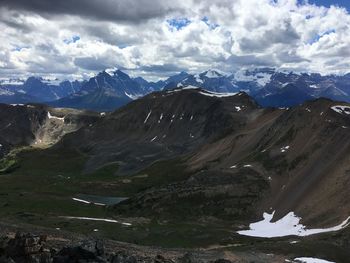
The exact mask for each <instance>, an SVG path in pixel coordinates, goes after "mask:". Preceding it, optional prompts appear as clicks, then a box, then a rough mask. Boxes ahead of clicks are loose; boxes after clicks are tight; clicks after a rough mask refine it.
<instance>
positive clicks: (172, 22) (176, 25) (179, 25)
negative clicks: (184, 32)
mask: <svg viewBox="0 0 350 263" xmlns="http://www.w3.org/2000/svg"><path fill="white" fill-rule="evenodd" d="M167 23H168V25H169V26H170V28H172V29H175V30H181V29H183V28H184V27H186V26H188V25H189V24H191V20H189V19H188V18H186V17H183V18H172V19H168V20H167Z"/></svg>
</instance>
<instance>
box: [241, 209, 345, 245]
mask: <svg viewBox="0 0 350 263" xmlns="http://www.w3.org/2000/svg"><path fill="white" fill-rule="evenodd" d="M274 213H275V211H274V212H273V213H272V214H269V213H264V214H263V217H264V219H263V220H261V221H259V222H256V223H251V224H250V225H249V228H250V229H249V230H242V231H238V232H237V233H238V234H240V235H244V236H252V237H266V238H272V237H284V236H310V235H315V234H320V233H326V232H334V231H339V230H341V229H343V228H345V227H347V226H348V225H349V224H350V217H348V218H347V219H346V220H344V221H343V222H342V223H341V224H339V225H337V226H334V227H329V228H323V229H322V228H319V229H306V227H305V226H304V225H302V224H300V220H301V218H300V217H298V216H296V215H295V214H294V212H289V213H288V214H287V215H285V216H284V217H283V218H281V219H279V220H278V221H276V222H271V220H272V218H273V215H274Z"/></svg>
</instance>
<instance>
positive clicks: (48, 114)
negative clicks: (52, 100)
mask: <svg viewBox="0 0 350 263" xmlns="http://www.w3.org/2000/svg"><path fill="white" fill-rule="evenodd" d="M47 117H48V118H49V119H56V120H59V121H64V117H62V118H60V117H57V116H53V115H51V113H50V112H49V111H48V112H47Z"/></svg>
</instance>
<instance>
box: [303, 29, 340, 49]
mask: <svg viewBox="0 0 350 263" xmlns="http://www.w3.org/2000/svg"><path fill="white" fill-rule="evenodd" d="M333 33H335V29H330V30H327V31H326V32H324V33H322V34H318V35H316V36H315V37H314V38H313V39H311V41H309V44H311V45H312V44H314V43H316V42H318V41H319V40H320V39H321V38H322V37H324V36H326V35H330V34H333Z"/></svg>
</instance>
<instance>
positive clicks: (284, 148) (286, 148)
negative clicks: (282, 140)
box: [281, 145, 290, 153]
mask: <svg viewBox="0 0 350 263" xmlns="http://www.w3.org/2000/svg"><path fill="white" fill-rule="evenodd" d="M289 148H290V147H289V145H287V146H284V147H282V148H281V153H284V152H285V151H287V150H288V149H289Z"/></svg>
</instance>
